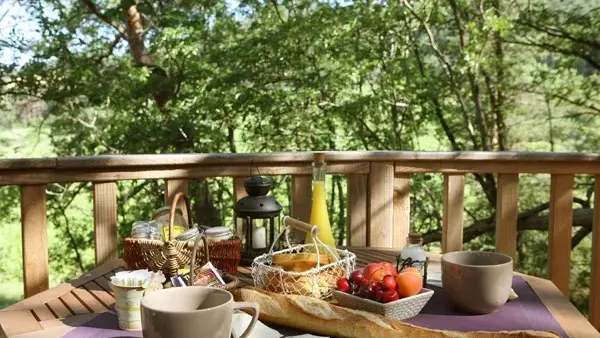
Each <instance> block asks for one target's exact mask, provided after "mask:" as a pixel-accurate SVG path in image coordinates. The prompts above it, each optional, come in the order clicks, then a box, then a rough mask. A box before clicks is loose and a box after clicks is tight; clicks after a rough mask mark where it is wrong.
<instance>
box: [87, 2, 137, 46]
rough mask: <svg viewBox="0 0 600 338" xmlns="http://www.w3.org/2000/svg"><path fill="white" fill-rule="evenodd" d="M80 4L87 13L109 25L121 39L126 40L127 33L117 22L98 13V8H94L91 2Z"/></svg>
mask: <svg viewBox="0 0 600 338" xmlns="http://www.w3.org/2000/svg"><path fill="white" fill-rule="evenodd" d="M81 3H82V4H84V5H85V7H86V8H87V9H88V11H89V12H90V13H92V14H94V15H95V16H97V17H98V19H100V20H102V21H104V22H105V23H107V24H109V25H111V26H112V27H113V28H114V29H116V30H117V32H119V35H121V37H123V38H125V39H127V33H126V32H125V29H124V28H123V27H122V26H121V23H120V22H118V21H115V20H113V19H111V18H109V17H108V16H107V15H105V14H103V13H102V12H100V10H99V9H98V7H97V6H96V4H95V3H94V2H93V1H92V0H81Z"/></svg>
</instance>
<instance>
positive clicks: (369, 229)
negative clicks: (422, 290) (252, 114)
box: [0, 151, 600, 328]
mask: <svg viewBox="0 0 600 338" xmlns="http://www.w3.org/2000/svg"><path fill="white" fill-rule="evenodd" d="M313 159H314V153H313V152H288V153H255V154H169V155H102V156H84V157H58V158H49V159H0V185H21V186H22V188H21V210H22V226H23V260H24V265H23V275H24V287H25V295H26V296H30V295H33V294H35V293H38V292H40V291H43V290H45V289H46V288H48V250H47V244H46V218H45V207H46V206H45V185H46V184H50V183H64V182H93V183H94V204H93V205H94V211H93V213H94V229H95V241H96V248H95V253H96V262H97V264H103V263H105V262H108V261H110V260H112V259H114V258H115V257H116V254H117V253H116V248H117V245H116V243H117V224H116V222H117V208H118V205H117V202H116V196H117V186H116V182H117V181H120V180H134V179H160V180H165V195H164V198H165V203H166V204H168V203H169V201H170V200H171V198H172V196H173V195H174V194H175V193H177V192H179V191H186V190H187V180H188V179H198V178H204V177H233V178H234V180H233V191H234V199H235V200H237V199H239V198H241V197H243V196H245V191H244V187H243V181H244V179H245V178H246V177H248V176H249V175H251V174H253V173H255V172H256V171H254V170H253V171H252V172H251V171H250V170H251V169H254V168H255V167H257V168H258V170H259V171H260V173H261V174H262V175H290V176H291V178H292V180H291V194H292V195H291V196H290V202H291V205H290V206H291V213H292V215H293V216H294V217H296V218H299V219H301V220H303V221H309V217H310V207H311V203H310V200H311V173H312V166H311V163H312V161H313ZM325 159H326V162H327V164H328V172H329V173H331V174H341V175H345V176H346V177H347V182H348V189H347V194H348V199H347V203H348V205H347V208H346V210H347V212H348V217H347V219H348V221H347V229H346V234H347V235H346V236H347V237H346V243H347V244H348V245H352V246H374V247H390V248H392V247H393V248H402V247H403V246H404V244H405V242H406V237H407V234H408V233H409V231H410V224H411V219H410V206H411V196H410V195H411V177H413V176H414V175H418V174H420V173H442V174H444V196H443V197H444V199H443V206H440V207H441V208H443V220H442V234H441V247H442V250H443V251H444V252H449V251H456V250H462V244H463V212H464V210H463V204H464V202H463V199H464V194H465V174H468V173H492V174H498V186H497V188H498V189H497V196H496V203H497V204H496V215H495V217H496V225H497V227H496V250H497V251H500V252H503V253H506V254H508V255H510V256H512V257H513V258H516V244H517V243H516V236H517V215H518V204H517V201H518V183H519V174H521V173H545V174H551V175H552V179H551V201H550V214H549V216H548V217H549V220H550V228H549V230H550V231H549V258H548V264H549V265H548V271H549V278H550V279H551V280H552V281H553V282H554V283H555V284H556V285H557V286H558V287H559V288H560V290H561V291H562V292H563V293H564V294H568V292H569V275H570V252H571V249H570V241H571V231H572V223H573V205H572V202H573V177H574V175H576V174H590V175H596V179H597V180H600V179H599V178H600V154H596V153H593V154H591V153H522V152H402V151H347V152H346V151H341V152H340V151H332V152H325ZM598 194H600V183H599V181H597V182H596V196H598ZM599 200H600V199H596V202H595V207H596V210H595V211H594V229H593V247H592V262H590V264H592V265H591V269H592V283H591V294H590V305H589V307H590V311H589V312H590V317H589V318H590V321H591V322H592V323H593V325H595V327H596V328H600V229H599V226H598V222H600V221H599V220H598V219H599V218H600V211H598V210H597V209H598V208H600V202H598V201H599ZM575 215H577V213H575ZM236 227H237V233H238V234H241V224H236ZM300 240H302V238H300Z"/></svg>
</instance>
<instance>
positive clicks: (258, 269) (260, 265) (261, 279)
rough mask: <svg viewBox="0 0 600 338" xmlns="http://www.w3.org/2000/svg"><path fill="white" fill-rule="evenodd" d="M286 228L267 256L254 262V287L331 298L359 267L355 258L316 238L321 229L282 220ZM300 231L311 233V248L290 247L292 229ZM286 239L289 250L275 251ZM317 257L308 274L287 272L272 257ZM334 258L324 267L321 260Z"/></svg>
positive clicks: (285, 219)
mask: <svg viewBox="0 0 600 338" xmlns="http://www.w3.org/2000/svg"><path fill="white" fill-rule="evenodd" d="M283 223H284V224H285V225H286V227H285V230H284V231H282V232H281V233H280V234H279V235H278V236H277V239H276V240H275V241H274V242H273V244H272V245H271V249H270V250H269V252H268V253H266V254H264V255H261V256H258V257H256V258H255V259H254V261H253V262H252V278H253V279H254V285H255V286H256V287H259V288H263V289H265V290H267V291H271V292H276V293H281V294H285V295H302V296H310V297H315V298H320V299H330V298H331V297H332V292H331V288H333V287H335V285H336V282H337V280H338V279H339V278H341V277H347V276H348V275H349V274H350V273H351V272H352V271H353V270H354V266H355V264H356V255H355V254H354V253H352V252H350V251H348V250H339V249H335V248H332V247H330V246H328V245H325V244H324V243H323V242H321V240H320V239H319V238H318V237H317V235H318V232H319V230H318V227H317V226H313V225H310V224H308V223H304V222H302V221H299V220H296V219H293V218H290V217H288V216H286V217H284V218H283ZM292 228H294V229H297V230H301V231H305V232H307V233H310V234H311V236H312V239H313V243H312V244H303V245H296V246H291V245H290V241H289V233H290V231H291V229H292ZM282 235H283V236H285V242H286V244H287V246H288V248H287V249H283V250H279V251H273V248H274V246H275V243H277V242H278V240H279V238H281V236H282ZM297 253H316V258H317V264H316V266H315V267H312V268H310V269H308V270H306V271H298V272H296V271H286V270H284V269H283V268H282V267H280V266H276V265H274V264H273V256H274V255H278V254H297ZM323 255H326V256H327V257H331V259H332V260H333V262H331V263H329V262H326V263H327V264H325V263H323V264H321V257H322V256H323Z"/></svg>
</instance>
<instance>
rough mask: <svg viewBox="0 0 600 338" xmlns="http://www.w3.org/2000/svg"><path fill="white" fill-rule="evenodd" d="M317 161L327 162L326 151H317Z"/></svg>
mask: <svg viewBox="0 0 600 338" xmlns="http://www.w3.org/2000/svg"><path fill="white" fill-rule="evenodd" d="M315 162H325V153H315Z"/></svg>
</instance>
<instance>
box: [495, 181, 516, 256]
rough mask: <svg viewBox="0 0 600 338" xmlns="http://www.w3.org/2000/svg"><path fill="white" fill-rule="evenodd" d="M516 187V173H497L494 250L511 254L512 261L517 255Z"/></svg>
mask: <svg viewBox="0 0 600 338" xmlns="http://www.w3.org/2000/svg"><path fill="white" fill-rule="evenodd" d="M518 188H519V175H518V174H499V175H498V196H497V198H496V251H498V252H501V253H503V254H506V255H509V256H511V257H512V259H513V261H515V259H516V256H517V214H518V212H519V210H518V205H517V202H518ZM515 263H516V261H515Z"/></svg>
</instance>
